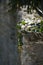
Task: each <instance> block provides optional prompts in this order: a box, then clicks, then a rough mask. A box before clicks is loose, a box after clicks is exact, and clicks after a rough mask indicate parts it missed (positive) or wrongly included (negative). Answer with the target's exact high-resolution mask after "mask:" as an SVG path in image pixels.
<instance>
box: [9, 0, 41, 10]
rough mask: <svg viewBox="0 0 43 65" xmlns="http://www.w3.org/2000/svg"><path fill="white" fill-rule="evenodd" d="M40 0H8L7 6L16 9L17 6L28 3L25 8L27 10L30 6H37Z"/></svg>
mask: <svg viewBox="0 0 43 65" xmlns="http://www.w3.org/2000/svg"><path fill="white" fill-rule="evenodd" d="M40 2H41V0H9V6H10V7H11V10H17V8H18V9H20V7H23V5H25V6H26V5H28V7H27V10H29V9H30V8H35V7H38V6H39V5H40Z"/></svg>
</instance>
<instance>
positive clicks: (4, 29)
mask: <svg viewBox="0 0 43 65" xmlns="http://www.w3.org/2000/svg"><path fill="white" fill-rule="evenodd" d="M7 2H8V1H7V0H5V1H4V0H2V1H1V4H0V65H20V58H19V54H18V49H17V36H16V32H17V31H16V24H17V21H16V17H17V16H12V15H11V14H9V13H8V12H7V6H6V3H7ZM15 22H16V23H15Z"/></svg>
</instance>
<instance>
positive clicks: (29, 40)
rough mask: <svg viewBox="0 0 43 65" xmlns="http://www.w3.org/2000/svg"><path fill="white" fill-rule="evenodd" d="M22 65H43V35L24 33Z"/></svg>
mask: <svg viewBox="0 0 43 65" xmlns="http://www.w3.org/2000/svg"><path fill="white" fill-rule="evenodd" d="M22 42H23V46H22V52H21V65H43V33H33V32H30V33H27V34H25V33H23V41H22Z"/></svg>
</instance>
